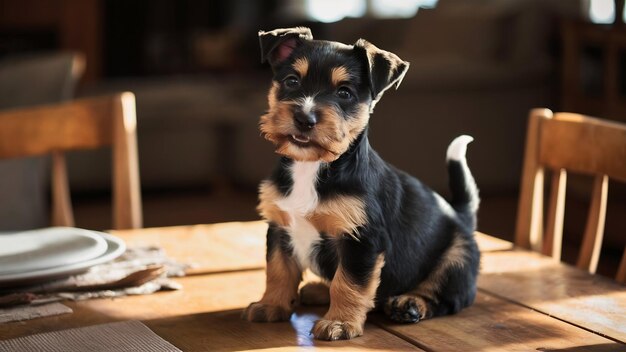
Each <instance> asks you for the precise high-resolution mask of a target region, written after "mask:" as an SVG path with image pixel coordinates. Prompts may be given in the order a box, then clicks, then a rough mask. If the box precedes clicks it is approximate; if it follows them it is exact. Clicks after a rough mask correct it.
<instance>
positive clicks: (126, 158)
mask: <svg viewBox="0 0 626 352" xmlns="http://www.w3.org/2000/svg"><path fill="white" fill-rule="evenodd" d="M135 129H136V116H135V96H134V95H133V94H132V93H128V92H127V93H121V94H117V95H113V96H105V97H99V98H90V99H80V100H74V101H71V102H68V103H63V104H56V105H48V106H40V107H32V108H22V109H15V110H7V111H2V112H0V159H2V158H18V157H28V156H35V155H47V154H51V155H52V217H51V219H52V221H51V222H52V225H55V226H74V216H73V212H72V206H71V200H70V193H69V185H68V181H67V171H66V166H65V157H64V154H63V152H65V151H69V150H76V149H92V148H99V147H103V146H111V147H112V148H113V157H112V161H113V228H115V229H130V228H140V227H142V210H141V195H140V184H139V166H138V161H137V138H136V131H135Z"/></svg>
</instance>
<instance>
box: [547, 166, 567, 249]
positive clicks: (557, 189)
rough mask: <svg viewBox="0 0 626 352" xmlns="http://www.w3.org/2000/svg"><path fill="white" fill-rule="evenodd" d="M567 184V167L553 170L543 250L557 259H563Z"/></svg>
mask: <svg viewBox="0 0 626 352" xmlns="http://www.w3.org/2000/svg"><path fill="white" fill-rule="evenodd" d="M566 186H567V172H566V171H565V169H560V170H558V171H553V173H552V181H551V190H550V200H549V205H548V216H547V222H548V223H547V225H546V232H545V237H544V239H543V249H542V252H543V254H545V255H549V256H552V257H553V258H554V259H555V260H557V261H560V260H561V248H562V244H563V218H564V215H565V190H566V188H567V187H566Z"/></svg>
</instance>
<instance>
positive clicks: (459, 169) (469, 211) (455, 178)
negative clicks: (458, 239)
mask: <svg viewBox="0 0 626 352" xmlns="http://www.w3.org/2000/svg"><path fill="white" fill-rule="evenodd" d="M473 140H474V138H472V137H471V136H467V135H462V136H458V137H456V138H455V139H454V140H453V141H452V143H450V145H449V146H448V152H447V158H446V160H447V162H448V177H449V183H450V191H451V193H452V200H451V202H450V205H452V207H453V208H454V209H455V210H456V212H457V213H458V215H459V217H460V218H461V219H462V220H463V222H464V223H465V224H466V225H468V226H470V227H471V229H472V230H475V229H476V212H477V211H478V204H479V203H480V198H479V197H478V188H477V187H476V182H475V181H474V177H473V176H472V173H471V171H470V169H469V167H467V160H466V159H465V153H466V152H467V145H468V144H469V143H470V142H472V141H473Z"/></svg>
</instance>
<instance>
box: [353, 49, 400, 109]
mask: <svg viewBox="0 0 626 352" xmlns="http://www.w3.org/2000/svg"><path fill="white" fill-rule="evenodd" d="M354 50H355V51H357V52H358V53H359V54H360V55H361V57H362V58H363V60H366V61H367V65H368V67H369V80H370V89H371V91H372V104H371V105H370V112H371V111H372V110H373V109H374V106H375V105H376V103H377V102H378V100H380V98H381V97H382V96H383V93H385V91H386V90H387V89H389V88H390V87H392V86H394V85H395V87H396V89H398V87H399V86H400V83H401V82H402V79H403V78H404V75H405V74H406V72H407V71H408V69H409V63H408V62H407V61H402V60H401V59H400V58H399V57H398V56H397V55H396V54H394V53H391V52H388V51H385V50H381V49H379V48H377V47H376V46H375V45H373V44H372V43H370V42H368V41H366V40H365V39H359V40H358V41H357V42H356V43H354Z"/></svg>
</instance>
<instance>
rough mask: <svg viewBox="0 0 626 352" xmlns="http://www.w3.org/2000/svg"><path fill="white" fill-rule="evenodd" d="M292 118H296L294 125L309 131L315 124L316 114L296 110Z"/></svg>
mask: <svg viewBox="0 0 626 352" xmlns="http://www.w3.org/2000/svg"><path fill="white" fill-rule="evenodd" d="M294 119H295V120H296V127H298V129H299V130H301V131H309V130H311V129H313V127H315V125H316V124H317V116H315V113H313V112H309V113H305V112H303V111H296V112H295V114H294Z"/></svg>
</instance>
